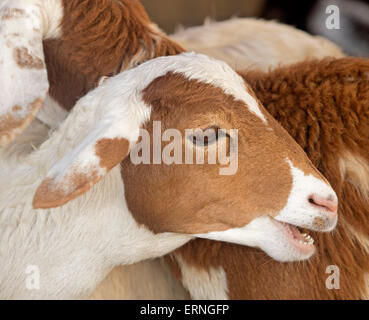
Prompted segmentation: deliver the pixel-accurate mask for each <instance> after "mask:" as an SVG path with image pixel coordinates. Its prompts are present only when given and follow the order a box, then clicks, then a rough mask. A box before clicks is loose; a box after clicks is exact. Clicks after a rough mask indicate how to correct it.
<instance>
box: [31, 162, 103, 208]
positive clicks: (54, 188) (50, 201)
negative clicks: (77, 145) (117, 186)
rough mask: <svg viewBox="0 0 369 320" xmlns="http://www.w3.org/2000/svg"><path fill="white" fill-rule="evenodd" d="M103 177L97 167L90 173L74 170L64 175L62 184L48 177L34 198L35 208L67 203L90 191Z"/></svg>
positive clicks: (52, 206) (53, 206)
mask: <svg viewBox="0 0 369 320" xmlns="http://www.w3.org/2000/svg"><path fill="white" fill-rule="evenodd" d="M100 179H101V176H100V175H99V174H98V171H97V170H96V169H93V168H92V169H90V170H89V172H88V174H86V173H80V172H73V173H72V174H71V175H70V176H68V177H64V179H63V182H62V183H61V184H58V183H55V181H54V179H51V178H46V179H45V180H44V181H43V182H42V183H41V185H40V186H39V187H38V189H37V191H36V194H35V196H34V198H33V208H35V209H47V208H55V207H59V206H62V205H63V204H66V203H67V202H69V201H71V200H73V199H75V198H77V197H78V196H79V195H81V194H83V193H85V192H86V191H88V190H89V189H90V188H91V187H92V186H93V185H94V184H95V183H97V182H98V181H99V180H100Z"/></svg>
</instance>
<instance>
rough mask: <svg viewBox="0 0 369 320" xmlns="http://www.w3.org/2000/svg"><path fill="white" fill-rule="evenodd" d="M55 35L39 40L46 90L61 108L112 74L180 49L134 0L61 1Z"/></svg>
mask: <svg viewBox="0 0 369 320" xmlns="http://www.w3.org/2000/svg"><path fill="white" fill-rule="evenodd" d="M63 7H64V15H63V20H62V23H61V29H62V36H61V38H60V39H52V40H46V41H44V51H45V60H46V64H47V70H48V76H49V82H50V91H49V92H50V94H51V96H52V97H53V98H54V99H55V100H56V101H57V102H59V103H60V105H61V106H63V107H64V108H65V109H67V110H70V109H71V108H72V107H73V105H74V104H75V102H76V100H78V99H79V98H80V97H82V96H83V95H85V94H86V93H87V92H88V91H89V90H91V89H92V88H93V87H95V86H96V85H97V83H98V81H99V79H100V78H101V77H102V76H112V75H115V74H117V73H119V72H120V71H122V70H124V69H127V68H131V67H134V66H136V65H138V64H140V63H142V62H145V61H146V60H149V59H152V58H155V57H159V56H165V55H175V54H178V53H180V52H183V51H184V50H183V49H182V48H181V47H180V46H179V45H177V44H176V43H174V42H172V41H171V40H169V39H168V38H166V37H165V36H164V35H163V34H161V33H160V31H157V30H156V27H155V26H154V25H153V24H152V23H151V21H150V19H149V17H148V16H147V14H146V12H145V10H144V8H143V7H142V5H141V4H140V3H139V1H137V0H115V1H112V0H99V1H96V0H63Z"/></svg>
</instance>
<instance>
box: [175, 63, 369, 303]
mask: <svg viewBox="0 0 369 320" xmlns="http://www.w3.org/2000/svg"><path fill="white" fill-rule="evenodd" d="M368 72H369V60H368V59H359V58H344V59H337V60H333V59H326V60H323V61H320V62H318V61H312V62H304V63H300V64H297V65H295V66H290V67H285V68H279V69H277V70H275V71H273V72H270V73H266V74H265V73H261V72H243V73H242V75H243V77H244V78H245V80H246V81H247V82H248V83H249V84H250V85H251V87H252V88H253V90H254V91H255V93H256V94H257V96H258V97H259V99H260V100H261V102H262V104H263V105H264V106H265V107H266V109H267V110H268V111H269V112H270V113H271V114H272V115H273V116H274V117H275V118H276V119H277V120H278V121H279V123H280V124H281V125H282V126H283V127H284V128H285V129H286V130H287V131H288V132H289V133H290V134H291V135H292V137H293V138H294V139H295V140H296V141H297V142H298V143H299V144H300V146H301V147H302V148H303V149H304V150H305V151H306V152H307V154H308V156H309V157H310V159H311V160H312V162H313V164H314V165H315V166H317V167H318V168H319V169H320V171H321V172H322V173H323V174H324V175H325V176H326V177H327V178H328V180H329V181H330V183H331V185H332V186H333V188H334V189H335V191H336V193H337V194H338V197H339V199H340V206H339V211H338V212H339V224H338V226H337V228H336V230H335V232H334V233H333V234H327V233H316V232H310V231H309V233H310V234H311V235H312V237H313V238H314V239H315V244H316V246H317V252H316V254H315V256H314V257H313V258H312V259H310V260H309V261H303V262H295V263H279V262H277V261H273V260H272V259H271V258H269V257H268V256H266V255H265V254H264V253H263V252H261V251H260V250H257V249H253V248H247V247H242V246H237V245H232V244H226V243H218V242H213V241H205V240H196V241H193V242H191V243H189V244H187V245H186V246H184V247H183V248H181V249H179V250H177V254H181V255H182V257H183V259H185V261H186V262H187V263H190V264H191V265H194V266H197V267H199V268H203V269H207V268H209V267H210V266H219V265H220V266H222V267H223V268H224V269H225V271H226V274H227V280H228V285H229V289H230V298H231V299H358V298H361V297H365V296H367V287H366V286H367V284H366V282H365V275H366V274H368V272H369V256H368V252H367V250H366V248H365V246H363V244H362V241H361V240H360V239H359V238H357V237H356V236H355V234H357V235H360V237H366V238H368V236H369V229H368V225H369V224H368V217H369V206H368V202H367V197H364V196H363V193H361V192H360V191H358V188H357V186H354V185H353V184H352V183H351V182H350V180H349V179H347V177H346V176H342V175H341V173H340V168H339V157H340V155H342V154H345V152H347V151H349V152H350V153H354V154H355V155H359V156H360V157H362V159H365V161H366V162H368V161H369V139H368V137H369V108H368V101H369V81H368V77H367V74H368ZM347 79H350V81H348V80H347ZM357 182H358V183H359V184H360V183H362V184H363V185H364V186H365V185H366V183H367V182H366V181H361V182H360V180H357ZM347 225H349V226H350V228H348V227H347ZM351 229H352V230H355V234H352V231H351ZM329 265H336V266H338V267H339V268H340V289H339V290H328V289H327V288H326V286H325V281H326V279H327V277H328V276H329V274H326V273H325V270H326V267H327V266H329ZM175 272H177V271H175Z"/></svg>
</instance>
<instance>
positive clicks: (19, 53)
mask: <svg viewBox="0 0 369 320" xmlns="http://www.w3.org/2000/svg"><path fill="white" fill-rule="evenodd" d="M42 37H43V22H42V13H41V9H40V6H39V5H36V4H33V2H31V1H20V0H5V1H3V2H2V3H0V146H4V145H6V144H8V143H9V142H10V141H12V140H13V139H14V138H15V137H16V136H17V135H18V134H20V133H22V132H23V131H24V130H25V129H26V128H27V127H28V126H29V124H30V123H31V122H32V120H33V119H34V117H35V115H36V113H37V111H38V110H39V109H40V108H41V106H42V105H43V102H44V99H45V96H46V94H47V91H48V88H49V83H48V79H47V72H46V66H45V61H44V53H43V47H42Z"/></svg>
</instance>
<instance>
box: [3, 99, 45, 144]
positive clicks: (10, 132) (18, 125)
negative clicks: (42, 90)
mask: <svg viewBox="0 0 369 320" xmlns="http://www.w3.org/2000/svg"><path fill="white" fill-rule="evenodd" d="M42 104H43V99H41V98H38V99H36V100H35V101H33V102H31V103H30V104H29V105H28V106H27V107H26V109H27V114H26V117H23V118H21V117H17V116H16V115H15V112H16V110H19V108H21V107H20V106H18V105H16V106H14V107H13V108H12V110H13V114H11V113H7V114H5V115H2V116H0V146H3V145H6V144H7V143H8V142H9V141H10V140H12V139H13V138H14V137H15V135H16V134H17V132H22V131H23V130H24V129H25V128H27V127H28V125H29V124H30V123H31V122H32V121H33V119H34V118H35V115H36V113H37V111H38V110H39V109H40V108H41V106H42Z"/></svg>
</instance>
